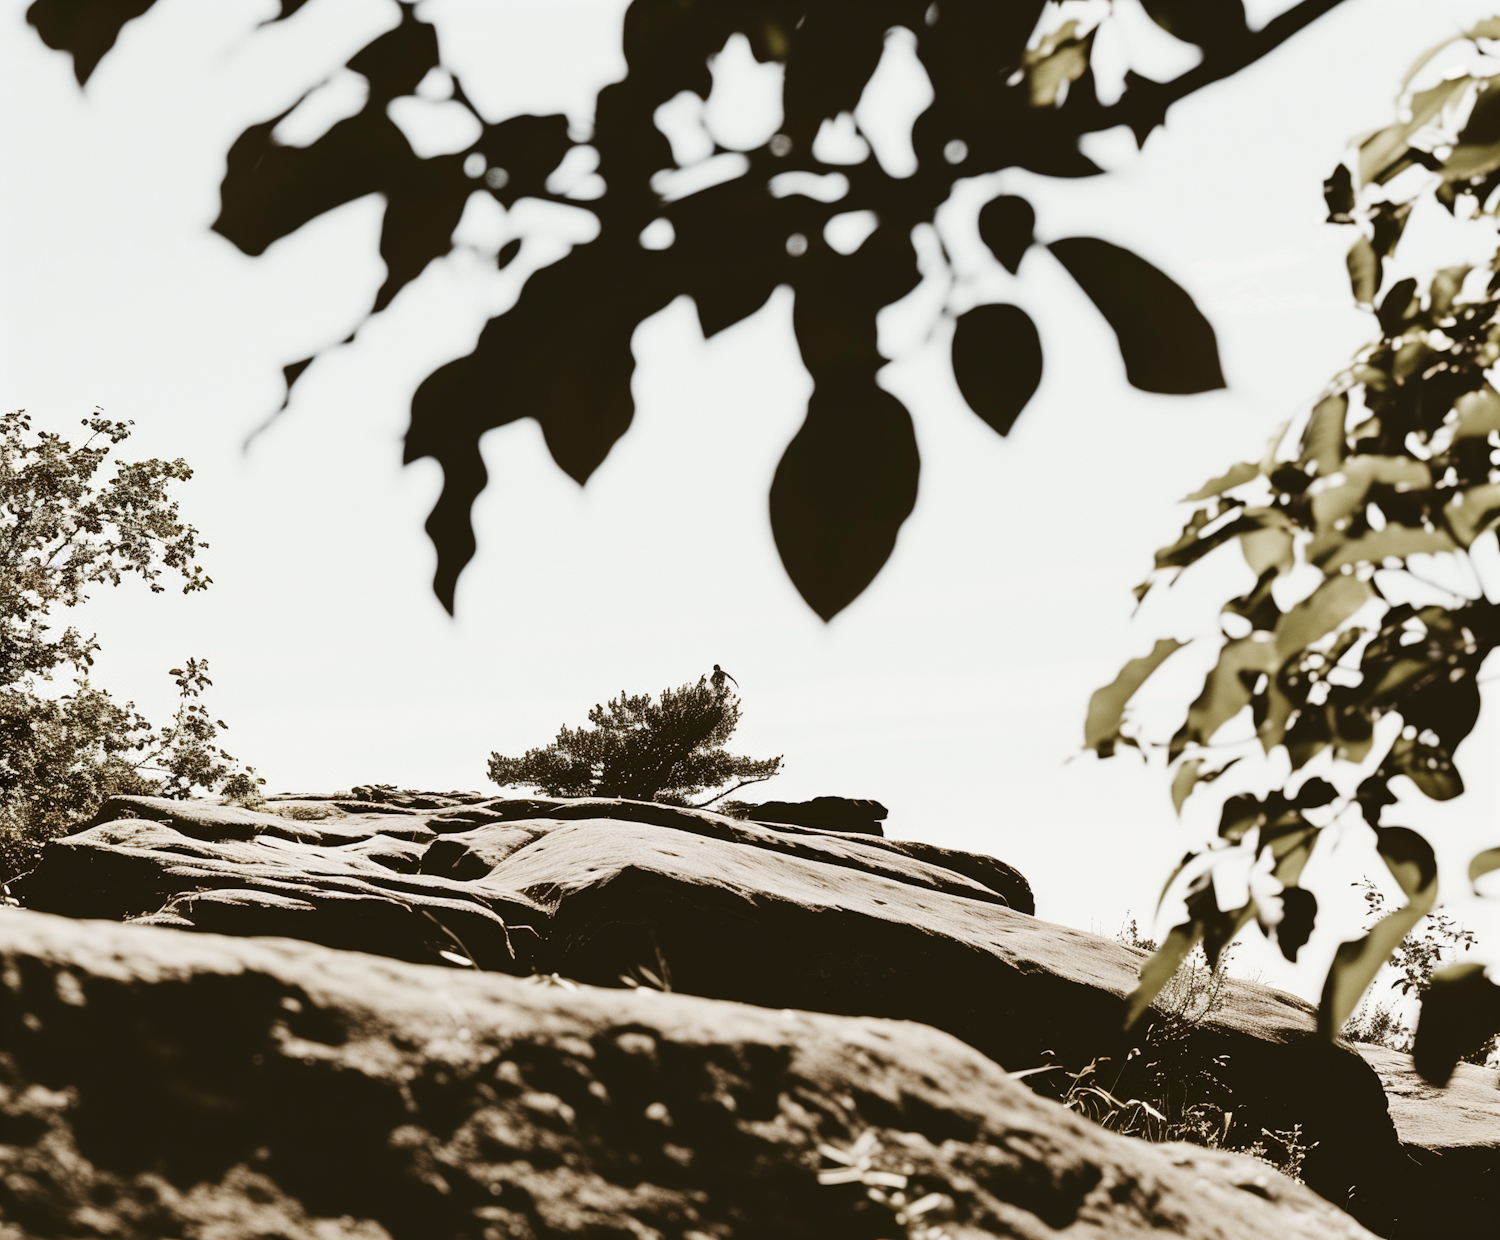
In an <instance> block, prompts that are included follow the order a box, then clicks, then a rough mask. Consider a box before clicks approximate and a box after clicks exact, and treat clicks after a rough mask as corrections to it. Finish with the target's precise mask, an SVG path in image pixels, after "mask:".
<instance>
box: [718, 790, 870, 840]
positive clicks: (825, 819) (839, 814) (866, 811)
mask: <svg viewBox="0 0 1500 1240" xmlns="http://www.w3.org/2000/svg"><path fill="white" fill-rule="evenodd" d="M890 812H891V811H890V810H888V809H886V807H885V806H884V805H882V804H881V803H880V802H879V801H865V800H856V799H854V798H851V797H813V799H812V800H811V801H762V802H760V804H758V805H747V806H745V817H747V818H754V819H755V820H756V821H757V822H788V823H792V824H793V825H795V826H799V827H816V828H817V829H819V830H821V831H857V832H859V833H861V834H863V835H884V834H885V828H884V827H882V826H881V825H880V824H881V823H882V822H883V821H884V820H885V819H886V818H888V817H889V816H890Z"/></svg>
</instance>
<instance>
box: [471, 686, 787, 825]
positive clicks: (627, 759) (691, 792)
mask: <svg viewBox="0 0 1500 1240" xmlns="http://www.w3.org/2000/svg"><path fill="white" fill-rule="evenodd" d="M739 721H740V702H739V698H737V697H736V696H735V695H734V694H733V693H729V692H726V691H724V690H722V689H715V688H713V687H712V686H711V685H710V684H709V683H708V678H707V677H706V676H700V677H699V678H698V683H697V684H686V685H682V686H680V687H679V688H677V689H663V690H662V693H661V700H660V701H659V702H657V701H652V699H651V695H650V694H639V695H636V696H630V695H628V694H626V693H624V692H623V691H622V692H621V693H620V696H619V697H617V698H615V699H613V700H612V701H611V702H609V703H608V705H605V706H595V707H594V708H593V710H591V711H589V723H591V724H592V725H593V727H591V728H569V727H563V728H562V729H561V730H560V731H559V732H558V734H557V739H556V740H555V741H553V742H552V744H550V745H548V746H547V747H546V748H545V749H531V750H528V751H527V753H526V756H525V757H523V758H507V757H505V756H504V755H503V754H498V753H492V754H491V755H490V764H489V777H490V779H492V780H493V781H494V782H495V783H497V784H499V785H500V786H501V787H502V788H508V787H529V788H535V789H537V790H539V791H541V792H543V793H545V794H546V795H547V796H556V797H623V798H626V799H628V800H632V801H662V802H664V803H666V804H668V805H687V804H688V803H689V800H688V799H689V798H690V797H696V796H700V795H702V794H703V793H705V792H711V791H713V790H714V789H718V788H723V791H722V792H716V793H715V794H714V795H713V796H711V797H709V798H708V799H707V800H705V801H702V802H700V803H699V804H700V805H709V804H712V803H713V802H714V801H717V800H718V799H719V798H720V797H723V796H727V795H728V794H729V793H731V792H733V791H735V790H736V789H738V788H743V787H744V786H745V785H746V784H754V783H760V782H761V781H763V780H767V779H770V778H771V777H772V776H774V775H777V774H779V773H780V771H781V758H780V757H775V758H745V757H739V756H737V755H735V754H731V753H729V752H728V751H727V750H726V749H725V748H724V746H725V745H726V744H727V743H728V741H729V738H730V736H732V735H733V734H734V730H735V728H736V727H737V726H738V725H739ZM726 784H732V786H731V787H727V788H726V787H724V785H726Z"/></svg>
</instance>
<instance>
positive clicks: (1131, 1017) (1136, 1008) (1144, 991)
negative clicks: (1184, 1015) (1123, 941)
mask: <svg viewBox="0 0 1500 1240" xmlns="http://www.w3.org/2000/svg"><path fill="white" fill-rule="evenodd" d="M1202 937H1203V926H1202V923H1201V922H1198V921H1188V922H1184V923H1183V924H1182V925H1180V926H1173V927H1172V929H1171V930H1170V931H1168V933H1167V937H1166V938H1165V939H1163V940H1162V945H1161V946H1160V947H1159V948H1157V949H1156V953H1155V954H1154V955H1153V956H1152V957H1151V958H1150V959H1149V960H1147V961H1145V962H1144V963H1143V964H1142V965H1141V973H1140V978H1141V982H1140V985H1139V986H1137V987H1136V988H1135V989H1134V990H1132V991H1131V992H1130V994H1129V995H1127V996H1126V998H1125V1028H1126V1029H1131V1028H1133V1027H1134V1026H1135V1023H1136V1022H1137V1021H1138V1020H1140V1018H1141V1017H1142V1016H1143V1015H1144V1014H1145V1011H1146V1009H1147V1008H1149V1007H1150V1006H1151V1001H1152V1000H1153V999H1155V998H1156V996H1157V995H1159V994H1160V993H1161V988H1162V987H1163V986H1165V985H1166V984H1167V983H1168V982H1170V981H1171V980H1172V975H1173V974H1174V973H1176V972H1177V970H1178V967H1179V966H1180V965H1181V964H1182V962H1183V961H1184V960H1186V959H1187V958H1188V953H1189V952H1191V951H1192V950H1193V946H1194V944H1196V943H1197V942H1198V940H1199V939H1201V938H1202Z"/></svg>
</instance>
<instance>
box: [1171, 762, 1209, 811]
mask: <svg viewBox="0 0 1500 1240" xmlns="http://www.w3.org/2000/svg"><path fill="white" fill-rule="evenodd" d="M1202 765H1203V759H1202V758H1189V759H1188V760H1187V761H1186V762H1184V763H1183V764H1182V765H1181V766H1179V767H1178V768H1177V774H1176V775H1174V776H1172V808H1173V809H1175V810H1176V811H1177V816H1178V817H1179V818H1181V817H1182V805H1183V802H1184V801H1186V800H1187V799H1188V797H1190V796H1192V795H1193V789H1194V788H1195V787H1197V785H1198V770H1199V768H1200V767H1202Z"/></svg>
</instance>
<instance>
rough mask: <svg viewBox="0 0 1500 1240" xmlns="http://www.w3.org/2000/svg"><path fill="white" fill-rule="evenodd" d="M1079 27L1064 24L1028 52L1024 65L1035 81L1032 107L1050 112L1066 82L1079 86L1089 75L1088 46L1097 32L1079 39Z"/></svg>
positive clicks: (1071, 22) (1032, 90) (1073, 24)
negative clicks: (1087, 73)
mask: <svg viewBox="0 0 1500 1240" xmlns="http://www.w3.org/2000/svg"><path fill="white" fill-rule="evenodd" d="M1077 31H1078V23H1077V22H1076V21H1067V22H1064V23H1063V24H1062V25H1061V26H1060V27H1058V29H1056V30H1054V31H1053V32H1052V33H1051V34H1049V35H1048V36H1047V37H1046V38H1044V39H1043V40H1042V41H1041V44H1040V45H1039V46H1037V47H1036V48H1034V49H1032V50H1031V51H1029V52H1027V53H1026V55H1025V57H1024V59H1023V61H1022V64H1023V65H1024V66H1025V68H1026V69H1027V70H1028V71H1029V76H1030V78H1031V106H1032V107H1034V108H1050V107H1052V105H1053V104H1055V103H1056V102H1057V96H1058V93H1059V92H1060V91H1061V90H1062V87H1063V84H1064V83H1066V82H1076V81H1077V80H1078V79H1079V78H1081V77H1082V76H1083V75H1084V73H1086V72H1087V71H1088V67H1089V56H1088V46H1089V43H1091V42H1092V40H1093V32H1092V31H1091V32H1090V33H1089V34H1087V35H1085V36H1084V37H1083V38H1082V39H1079V38H1078V37H1077Z"/></svg>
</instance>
